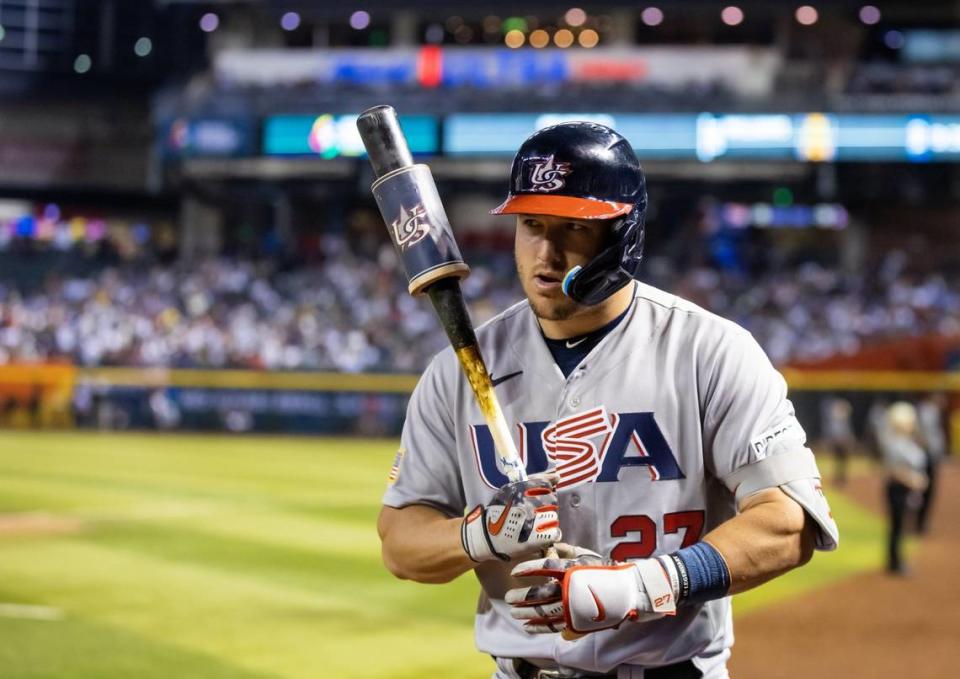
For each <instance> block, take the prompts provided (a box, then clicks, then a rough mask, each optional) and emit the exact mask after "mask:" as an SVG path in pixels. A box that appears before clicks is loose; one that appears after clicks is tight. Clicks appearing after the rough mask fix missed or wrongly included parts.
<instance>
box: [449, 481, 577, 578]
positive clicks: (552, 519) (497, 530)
mask: <svg viewBox="0 0 960 679" xmlns="http://www.w3.org/2000/svg"><path fill="white" fill-rule="evenodd" d="M558 480H559V477H558V476H557V474H556V473H554V472H545V473H543V474H533V475H531V476H530V478H528V479H527V480H526V481H516V482H514V483H508V484H507V485H505V486H503V487H502V488H501V489H500V490H498V491H497V493H496V495H494V496H493V499H491V500H490V502H489V503H488V504H487V505H486V506H484V505H477V506H476V507H474V508H473V509H472V510H471V511H470V513H469V514H467V516H466V517H464V519H463V523H462V524H461V526H460V540H461V542H462V543H463V549H464V551H465V552H466V553H467V555H468V556H469V557H470V558H471V559H473V560H474V561H478V562H479V561H490V560H492V559H501V560H503V561H509V560H510V559H511V558H513V557H515V556H530V555H532V554H535V553H537V552H538V551H543V550H545V549H547V548H548V547H550V546H551V545H552V544H553V543H555V542H557V541H558V540H559V539H560V536H561V533H560V517H559V515H558V514H557V481H558Z"/></svg>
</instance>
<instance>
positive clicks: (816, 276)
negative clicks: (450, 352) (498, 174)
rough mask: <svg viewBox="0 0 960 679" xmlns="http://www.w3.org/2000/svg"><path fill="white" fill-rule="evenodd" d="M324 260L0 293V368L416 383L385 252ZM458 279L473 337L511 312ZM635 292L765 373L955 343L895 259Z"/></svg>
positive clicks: (938, 289) (936, 298) (494, 288)
mask: <svg viewBox="0 0 960 679" xmlns="http://www.w3.org/2000/svg"><path fill="white" fill-rule="evenodd" d="M324 251H325V252H326V253H327V257H326V259H325V261H324V262H323V263H321V264H317V265H309V266H303V265H300V266H294V267H289V268H287V267H284V266H283V265H281V264H280V263H278V262H277V261H276V260H252V259H236V258H206V259H202V260H201V261H193V262H179V263H174V264H169V265H162V264H153V265H143V264H135V263H125V264H120V265H118V266H114V267H108V268H103V269H101V270H100V271H99V272H96V273H93V274H90V275H86V276H61V277H58V276H56V275H52V276H50V277H48V278H47V280H46V281H45V283H44V285H42V286H40V287H38V288H34V289H32V290H27V291H21V290H18V289H17V288H16V287H15V286H12V285H9V284H4V283H0V363H9V362H18V361H46V360H70V361H74V362H76V363H77V364H80V365H85V366H106V365H127V366H169V367H212V368H251V369H269V370H328V371H341V372H364V371H393V372H417V371H419V370H422V368H423V367H424V366H425V364H426V362H427V361H428V360H429V358H430V356H432V355H433V354H434V353H435V352H436V351H438V350H439V349H440V348H442V347H443V346H444V345H445V342H446V340H445V339H444V337H443V334H442V331H441V330H440V328H439V326H438V324H437V322H436V319H435V317H434V315H433V311H432V310H431V309H430V307H429V304H428V303H426V302H425V301H424V300H422V299H414V298H411V297H410V296H409V295H408V294H407V292H406V286H405V277H404V275H403V273H402V271H400V270H399V264H398V262H397V259H396V256H395V255H394V253H393V250H392V249H391V248H390V246H389V245H384V246H383V247H382V248H381V249H380V251H379V254H378V255H377V256H376V257H369V256H359V255H357V254H355V253H354V252H352V251H351V249H350V248H349V247H348V246H347V244H346V242H345V241H343V240H338V239H336V238H331V239H330V240H329V242H326V243H325V244H324ZM471 265H472V273H471V276H470V277H469V278H468V279H467V280H466V281H464V284H463V288H464V292H465V295H466V298H467V300H468V302H469V303H470V306H471V310H472V315H473V319H474V322H475V323H477V324H479V323H482V322H483V321H485V320H487V319H489V318H491V317H492V316H493V315H494V314H496V313H497V312H498V311H499V310H502V309H504V308H506V307H507V306H509V305H510V304H511V303H513V302H514V301H516V300H518V299H520V298H521V297H522V291H521V290H520V288H519V284H518V283H517V282H516V276H515V274H514V272H513V261H512V257H511V255H510V254H508V253H503V252H499V253H488V254H487V255H486V256H478V257H475V256H473V255H472V256H471ZM644 278H645V280H647V281H648V282H650V283H652V284H654V285H657V286H659V287H663V288H666V289H668V290H671V291H674V292H676V293H678V294H680V295H682V296H684V297H686V298H688V299H691V300H693V301H694V302H696V303H698V304H700V305H702V306H704V307H706V308H708V309H710V310H711V311H714V312H716V313H718V314H720V315H722V316H725V317H727V318H730V319H732V320H734V321H736V322H738V323H740V324H741V325H744V326H745V327H746V328H748V329H749V330H750V331H751V332H752V333H753V334H754V335H755V336H756V337H757V339H758V340H759V341H760V343H761V344H762V345H763V346H764V348H765V349H766V350H767V352H768V353H769V355H770V357H771V359H772V360H773V361H774V363H776V364H783V363H787V362H789V361H791V360H803V359H815V358H821V357H826V356H830V355H834V354H836V353H841V352H853V351H856V350H857V349H858V348H859V347H860V346H862V345H863V344H865V343H869V342H871V341H874V340H878V339H883V338H889V337H899V336H907V335H914V334H929V333H940V334H947V333H960V292H958V291H960V285H958V283H960V281H958V280H951V279H950V278H949V277H948V276H947V275H945V274H943V273H928V274H925V275H921V276H917V275H915V274H909V273H908V261H907V256H906V255H905V254H903V253H902V252H899V251H895V252H892V253H890V254H888V255H887V256H886V258H885V259H884V261H883V264H882V265H881V266H880V267H878V268H876V269H875V270H871V271H870V272H869V273H868V274H861V275H850V274H844V273H842V272H840V271H838V270H834V269H830V268H824V267H822V266H820V265H817V264H811V263H808V264H804V265H801V266H798V267H796V268H792V269H785V270H784V269H781V270H777V271H773V272H771V273H769V274H765V275H763V276H760V277H759V278H758V277H754V276H749V275H746V274H733V273H725V272H721V271H719V270H716V269H710V268H695V269H688V270H679V269H678V268H676V266H675V265H673V264H672V263H671V261H670V260H669V259H668V258H666V257H653V258H651V259H650V261H648V262H647V264H646V268H645V276H644Z"/></svg>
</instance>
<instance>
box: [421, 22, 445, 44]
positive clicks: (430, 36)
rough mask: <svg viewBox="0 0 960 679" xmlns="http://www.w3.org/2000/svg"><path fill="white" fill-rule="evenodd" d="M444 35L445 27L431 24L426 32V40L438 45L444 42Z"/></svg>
mask: <svg viewBox="0 0 960 679" xmlns="http://www.w3.org/2000/svg"><path fill="white" fill-rule="evenodd" d="M443 33H444V31H443V26H441V25H440V24H430V25H429V26H427V30H426V31H425V32H424V38H426V40H427V42H429V43H431V44H434V45H438V44H440V43H441V42H443Z"/></svg>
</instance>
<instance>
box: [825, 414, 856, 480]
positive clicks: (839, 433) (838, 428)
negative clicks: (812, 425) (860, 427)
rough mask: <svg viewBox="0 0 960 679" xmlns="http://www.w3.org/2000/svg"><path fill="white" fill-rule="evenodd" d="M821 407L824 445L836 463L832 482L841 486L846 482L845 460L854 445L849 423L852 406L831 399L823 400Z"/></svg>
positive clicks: (851, 426) (851, 428)
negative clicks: (831, 453)
mask: <svg viewBox="0 0 960 679" xmlns="http://www.w3.org/2000/svg"><path fill="white" fill-rule="evenodd" d="M821 407H822V409H823V412H822V417H821V420H822V422H823V438H824V443H825V444H826V446H827V447H828V448H829V449H830V451H831V452H833V455H834V459H835V463H836V468H835V469H834V475H833V480H834V483H836V484H837V485H838V486H842V485H844V484H846V482H847V459H848V458H849V456H850V452H851V451H852V449H853V446H854V443H855V440H854V436H853V425H852V423H851V421H850V419H851V415H852V414H853V406H851V405H850V401H848V400H847V399H845V398H840V397H833V398H826V399H824V400H823V402H822V403H821Z"/></svg>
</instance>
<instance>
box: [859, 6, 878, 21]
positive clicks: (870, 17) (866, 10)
mask: <svg viewBox="0 0 960 679" xmlns="http://www.w3.org/2000/svg"><path fill="white" fill-rule="evenodd" d="M860 21H862V22H863V23H865V24H866V25H867V26H873V25H874V24H876V23H879V22H880V10H879V9H877V8H876V7H874V6H873V5H864V6H863V7H861V8H860Z"/></svg>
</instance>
